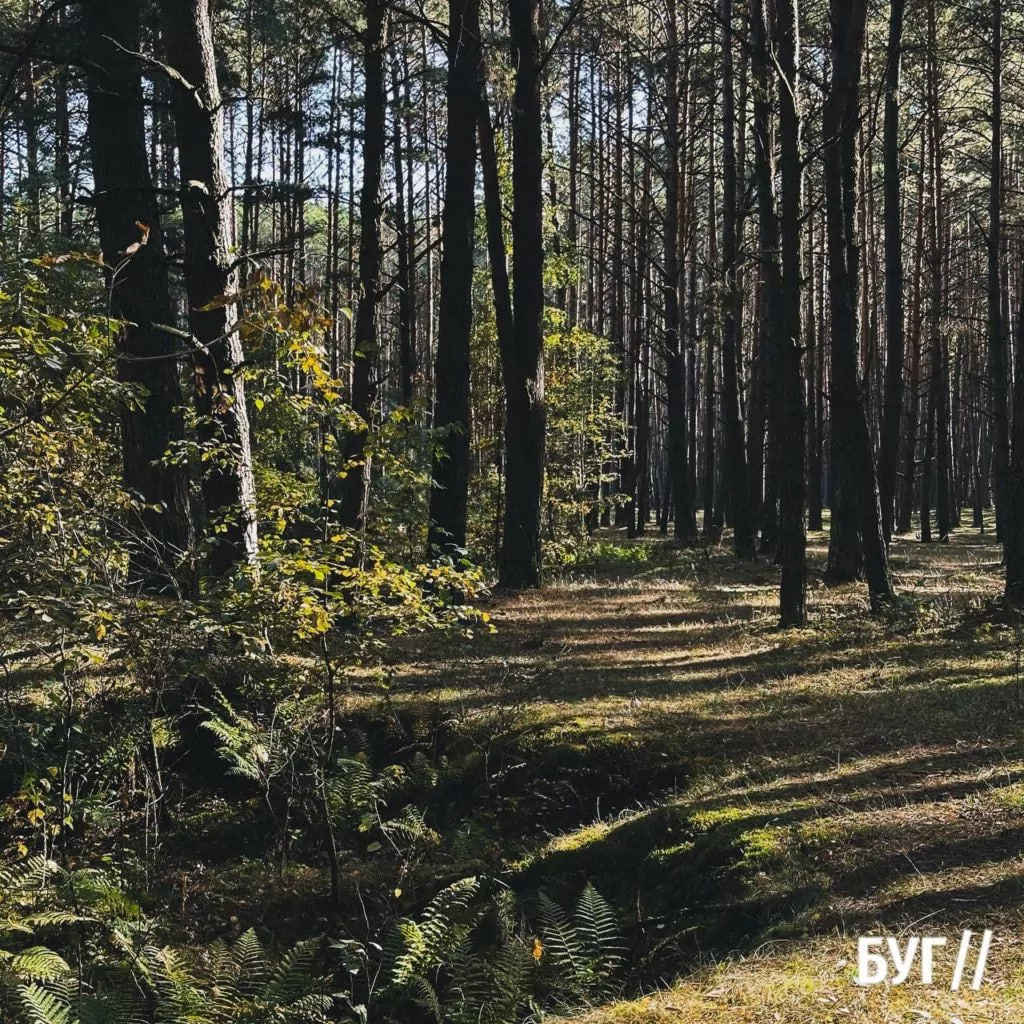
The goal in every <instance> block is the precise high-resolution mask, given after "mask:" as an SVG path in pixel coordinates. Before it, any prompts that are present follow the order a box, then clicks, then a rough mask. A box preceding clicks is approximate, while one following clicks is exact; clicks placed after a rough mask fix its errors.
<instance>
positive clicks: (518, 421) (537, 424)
mask: <svg viewBox="0 0 1024 1024" xmlns="http://www.w3.org/2000/svg"><path fill="white" fill-rule="evenodd" d="M538 12H539V0H509V26H510V29H511V36H512V49H513V53H514V62H515V68H516V84H515V95H514V97H513V108H514V109H513V118H512V143H513V155H512V192H513V204H512V262H513V273H512V282H513V314H514V325H513V326H514V331H513V334H514V336H513V345H512V346H511V347H509V348H507V349H505V350H504V351H503V352H502V371H503V374H504V380H505V402H506V424H505V530H504V534H503V537H502V545H501V561H500V566H499V573H498V578H499V581H500V583H501V584H502V585H503V586H507V587H537V586H540V583H541V537H540V518H541V501H542V498H543V491H544V461H545V422H546V414H545V405H544V344H543V343H544V332H543V317H544V224H543V203H544V195H543V189H544V162H543V148H542V143H543V139H542V131H541V124H542V117H541V95H540V80H541V53H540V39H539V37H538V34H537V19H538Z"/></svg>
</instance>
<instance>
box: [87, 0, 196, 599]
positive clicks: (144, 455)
mask: <svg viewBox="0 0 1024 1024" xmlns="http://www.w3.org/2000/svg"><path fill="white" fill-rule="evenodd" d="M83 29H84V34H85V49H86V52H87V54H88V57H89V60H90V61H91V62H92V63H93V64H94V65H96V67H98V68H102V69H103V71H104V72H105V74H104V75H103V77H102V79H101V78H100V77H99V76H98V75H97V74H93V75H90V76H89V79H88V138H89V149H90V154H91V157H92V174H93V186H94V188H93V194H94V197H95V199H94V202H95V207H96V220H97V224H98V227H99V233H100V244H101V246H102V249H103V254H104V261H105V263H106V265H107V270H106V277H107V288H108V292H109V296H110V311H111V314H112V315H113V316H114V317H115V318H116V319H117V320H119V321H121V324H120V326H119V327H118V328H117V334H116V344H117V353H118V364H117V365H118V377H119V378H120V380H122V381H124V382H125V383H127V384H130V385H132V386H133V387H134V388H137V389H138V391H139V393H140V394H141V403H138V404H136V403H134V402H127V403H125V404H123V405H122V407H121V456H122V462H123V480H124V485H125V488H126V489H127V490H128V491H130V492H132V493H133V494H135V495H137V496H138V497H139V499H140V500H141V501H142V502H143V503H144V505H145V506H146V507H145V508H143V509H142V510H141V511H140V513H139V519H140V526H141V527H142V536H140V537H139V538H138V540H139V543H137V544H133V545H132V559H131V561H132V568H131V572H132V577H133V578H134V579H136V580H138V581H139V582H141V583H142V585H143V586H144V587H146V588H147V589H148V588H153V587H155V588H157V589H163V588H165V587H167V586H170V585H172V584H173V583H174V582H175V577H176V575H177V574H176V566H177V565H178V563H179V561H180V560H181V558H182V556H183V555H184V554H185V553H186V552H187V551H188V550H189V549H190V548H191V546H192V539H193V538H192V523H191V517H190V514H189V501H188V470H187V467H186V466H184V465H182V464H181V463H180V462H175V463H169V464H164V463H162V461H161V460H162V459H163V456H164V455H165V454H166V453H167V452H168V450H169V449H171V448H172V447H173V446H174V445H175V444H177V443H179V442H180V441H182V440H183V438H184V436H185V428H184V421H183V416H182V405H183V399H182V391H181V380H180V377H179V360H178V357H177V356H176V354H175V353H176V352H177V350H178V349H179V348H180V347H181V345H180V342H179V341H178V340H177V339H176V338H175V337H174V336H173V335H172V334H170V333H169V332H168V331H166V330H161V329H160V327H159V326H158V325H161V324H162V325H167V326H169V325H171V323H172V320H173V316H172V313H171V300H170V290H169V285H168V278H167V264H166V258H165V254H164V241H163V234H162V231H161V225H160V212H159V208H158V206H157V201H156V195H155V193H154V191H153V181H152V178H151V176H150V169H149V162H148V158H147V153H146V131H145V109H144V107H143V100H142V83H141V79H140V76H139V67H138V63H137V61H136V60H135V58H134V57H132V56H130V55H129V54H130V53H131V52H136V51H137V50H138V49H139V45H140V44H139V35H140V26H139V11H138V8H137V6H135V5H129V6H128V7H127V8H124V7H123V6H122V5H121V4H120V3H118V2H117V0H95V2H94V3H91V4H87V5H86V6H85V7H84V8H83ZM144 237H145V239H146V243H145V244H144V245H140V246H139V248H137V249H136V250H135V251H134V252H133V253H132V254H131V255H126V253H128V251H129V248H130V247H131V246H133V245H137V244H138V243H140V242H141V241H142V239H143V238H144ZM115 268H117V272H116V274H115ZM154 507H155V508H156V509H159V511H154V510H153V509H154Z"/></svg>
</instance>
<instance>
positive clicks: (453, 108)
mask: <svg viewBox="0 0 1024 1024" xmlns="http://www.w3.org/2000/svg"><path fill="white" fill-rule="evenodd" d="M479 44H480V14H479V0H451V3H450V4H449V8H448V87H447V95H448V123H447V138H446V143H445V165H446V175H445V199H444V211H443V213H442V215H441V245H442V250H441V295H440V300H439V305H438V317H439V321H438V338H437V358H436V361H435V366H434V387H435V395H434V422H433V425H434V429H435V431H437V432H438V437H437V440H436V441H435V455H434V465H433V486H432V487H431V491H430V532H429V544H430V549H431V551H432V552H433V551H441V552H447V553H450V554H453V555H457V554H458V552H459V551H460V549H463V548H465V546H466V518H467V501H468V493H469V457H470V447H469V443H470V390H469V389H470V339H471V337H472V329H473V226H474V221H475V218H476V189H475V185H476V124H477V115H478V112H479V109H480V100H479V96H480V49H479ZM502 259H504V253H502Z"/></svg>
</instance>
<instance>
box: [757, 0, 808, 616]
mask: <svg viewBox="0 0 1024 1024" xmlns="http://www.w3.org/2000/svg"><path fill="white" fill-rule="evenodd" d="M775 12H776V22H775V27H776V32H775V35H776V39H775V42H776V46H777V48H778V64H779V73H780V75H781V77H782V82H781V83H780V88H779V90H778V92H779V138H780V142H781V151H780V154H779V171H780V182H781V191H782V204H781V216H780V229H781V231H780V234H781V243H782V280H781V282H780V289H779V318H778V322H779V331H778V335H777V343H776V345H777V351H778V381H779V442H780V444H779V556H778V561H779V565H780V566H781V568H782V580H781V585H780V588H779V620H780V625H782V626H783V627H786V626H798V627H799V626H803V625H804V624H805V623H806V621H807V611H806V594H807V531H806V528H805V526H804V503H805V498H806V477H805V454H804V453H805V444H806V436H805V433H804V426H805V425H804V385H803V376H802V369H801V365H800V362H801V359H800V351H801V350H800V343H801V338H802V330H801V323H800V271H801V266H800V193H801V162H800V161H801V156H800V107H799V88H800V83H799V78H798V75H799V71H798V63H797V61H798V54H799V52H800V36H799V31H800V30H799V23H798V20H797V19H798V13H797V8H796V4H795V2H794V0H776V3H775ZM762 16H763V15H762Z"/></svg>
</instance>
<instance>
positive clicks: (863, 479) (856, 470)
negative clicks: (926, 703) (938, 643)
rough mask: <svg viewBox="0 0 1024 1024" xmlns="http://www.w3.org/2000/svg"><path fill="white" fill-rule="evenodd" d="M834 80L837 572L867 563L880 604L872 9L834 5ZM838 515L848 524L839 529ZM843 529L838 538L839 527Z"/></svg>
mask: <svg viewBox="0 0 1024 1024" xmlns="http://www.w3.org/2000/svg"><path fill="white" fill-rule="evenodd" d="M829 20H830V22H831V28H832V82H831V84H830V88H829V92H828V96H827V97H826V99H825V106H824V111H823V127H824V133H825V144H824V154H823V155H824V164H825V211H826V219H827V227H828V256H829V298H830V300H831V302H830V305H831V314H832V378H831V382H830V385H831V386H830V395H831V409H832V455H833V459H832V472H833V473H834V474H835V475H836V497H837V501H836V503H835V505H836V506H838V507H834V508H833V537H832V540H833V542H834V543H833V544H831V545H830V548H829V574H830V576H831V577H832V578H849V577H850V575H851V570H855V569H857V568H859V565H858V562H859V557H858V555H857V553H858V552H859V551H860V549H861V545H860V544H858V543H857V534H858V532H859V534H860V540H861V542H862V544H863V549H862V550H863V566H864V572H865V575H866V577H867V582H868V592H869V594H870V597H871V602H872V605H873V606H876V605H878V604H879V603H882V602H885V601H888V600H890V599H891V598H892V597H893V589H892V581H891V579H890V576H889V561H888V557H887V554H886V550H885V541H884V538H883V536H882V524H881V512H880V510H879V504H878V483H877V478H876V476H875V467H874V464H873V460H872V454H871V436H870V433H869V431H868V422H867V416H866V415H865V411H864V401H863V396H862V394H861V387H860V381H859V379H858V378H859V374H858V372H857V305H858V296H859V287H860V277H859V275H860V264H859V251H858V247H857V242H856V239H855V237H854V230H853V224H854V210H855V208H856V185H855V182H856V140H857V125H858V123H859V120H860V65H861V57H862V55H863V50H864V34H865V24H866V20H867V7H866V4H865V0H854V3H853V5H852V7H851V6H850V5H849V4H847V3H844V2H843V0H830V18H829ZM837 513H838V514H839V515H840V517H841V522H840V523H838V524H837V522H836V515H837ZM837 526H838V527H839V531H838V533H837V531H836V527H837Z"/></svg>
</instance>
